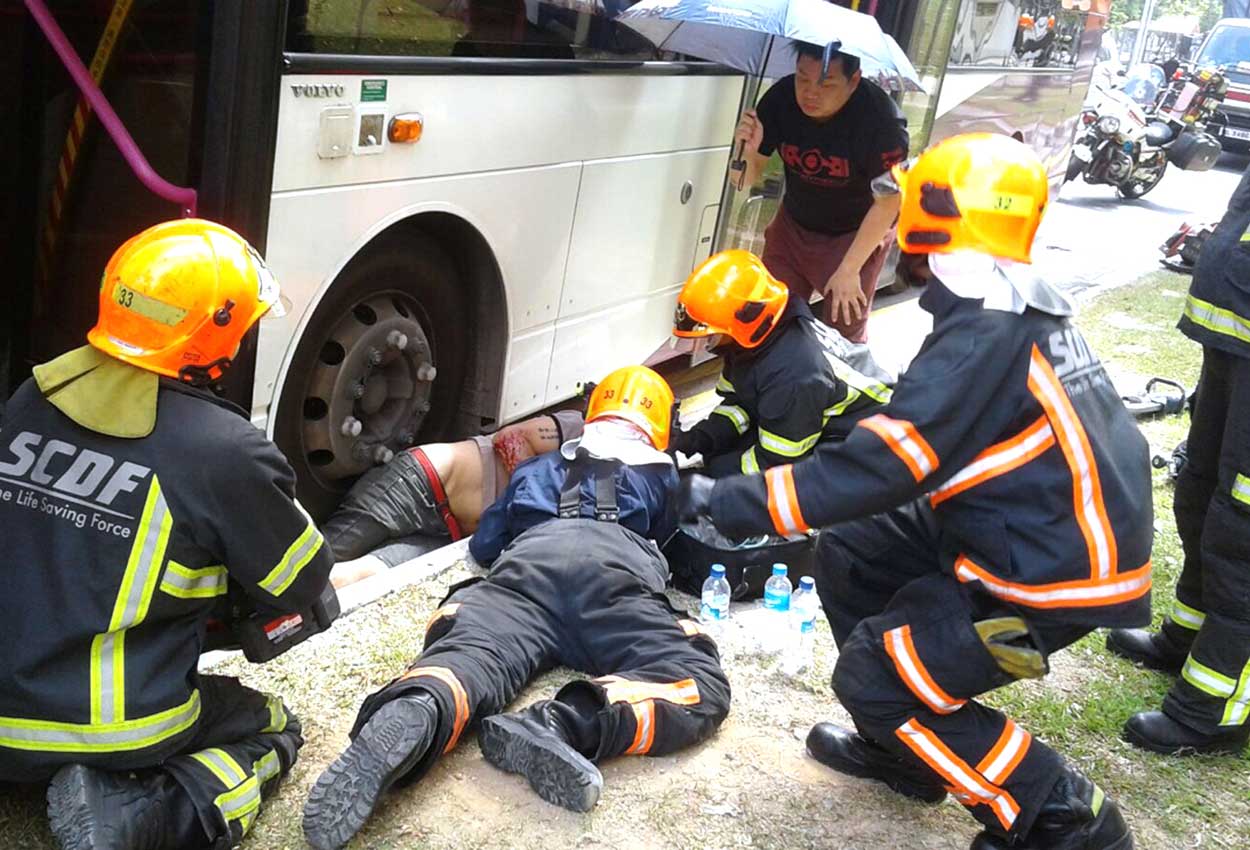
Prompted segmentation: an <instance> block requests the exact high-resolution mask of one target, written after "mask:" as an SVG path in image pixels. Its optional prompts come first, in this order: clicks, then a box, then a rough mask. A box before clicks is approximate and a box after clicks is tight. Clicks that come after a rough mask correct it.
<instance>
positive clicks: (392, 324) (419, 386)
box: [274, 233, 469, 519]
mask: <svg viewBox="0 0 1250 850" xmlns="http://www.w3.org/2000/svg"><path fill="white" fill-rule="evenodd" d="M462 292H463V290H462V289H461V287H460V282H459V275H458V274H457V271H456V267H455V264H454V263H453V262H452V260H451V258H450V257H448V256H447V254H446V252H444V251H443V250H442V249H441V248H439V246H438V245H437V243H435V242H434V241H433V240H431V239H429V238H428V237H425V236H423V235H421V234H413V233H405V234H403V238H402V239H393V238H387V241H386V242H385V243H383V244H381V245H373V246H370V247H369V248H368V249H367V250H366V252H365V254H364V255H363V256H361V257H358V258H356V259H355V260H353V261H352V262H351V263H349V264H348V265H347V267H346V268H345V269H344V270H343V272H342V273H341V274H340V275H339V277H338V279H337V280H336V281H335V282H334V285H333V286H332V287H331V288H330V292H329V294H328V295H327V296H326V298H325V299H324V300H323V301H322V303H321V304H320V306H318V308H317V312H316V313H315V314H314V315H313V318H312V321H311V322H309V324H308V327H307V328H306V329H305V331H304V333H303V335H302V338H301V340H300V343H299V348H298V349H297V351H296V354H295V358H294V359H293V360H292V362H291V368H290V370H289V371H288V373H287V375H288V377H287V381H286V383H285V385H284V386H283V388H282V396H281V400H280V401H279V404H278V413H277V421H276V424H275V426H274V438H275V441H276V442H277V443H278V446H279V447H280V448H281V449H282V450H283V451H284V452H285V453H286V456H287V458H288V459H289V460H290V461H291V465H292V467H294V469H295V475H296V481H297V485H296V490H297V493H298V495H299V498H300V501H301V502H302V503H303V504H304V507H305V508H306V509H307V510H308V512H309V513H310V514H312V516H313V517H314V518H316V519H323V518H325V517H326V516H328V515H329V514H330V512H331V511H333V509H334V508H335V507H336V506H337V505H338V502H339V500H340V499H341V497H342V495H343V493H344V492H345V491H346V490H347V488H348V487H349V486H350V485H351V483H352V482H353V481H354V480H355V479H356V478H357V477H358V476H360V475H361V474H362V473H364V472H367V471H368V470H369V469H371V468H373V467H374V466H376V465H379V464H383V463H386V462H387V461H389V460H390V459H391V457H392V456H393V455H394V453H395V452H398V451H403V450H404V449H406V448H408V447H409V446H413V445H416V444H417V443H418V442H423V441H425V442H428V441H433V440H437V439H441V438H444V437H446V436H448V435H447V434H446V433H445V429H446V428H447V427H448V426H449V425H450V424H451V422H452V421H453V419H454V414H455V405H456V400H457V398H458V396H459V394H460V389H461V387H462V384H463V381H464V374H465V371H464V364H465V361H466V359H467V354H468V343H469V340H468V331H467V329H466V327H465V324H464V316H465V314H464V312H463V311H462V310H461V309H460V304H461V301H462V298H463V295H462Z"/></svg>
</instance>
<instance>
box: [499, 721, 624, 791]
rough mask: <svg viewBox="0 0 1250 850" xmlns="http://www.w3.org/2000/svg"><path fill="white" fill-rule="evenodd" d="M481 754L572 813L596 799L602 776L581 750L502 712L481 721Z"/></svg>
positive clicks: (601, 788) (601, 785)
mask: <svg viewBox="0 0 1250 850" xmlns="http://www.w3.org/2000/svg"><path fill="white" fill-rule="evenodd" d="M478 740H479V743H480V744H481V747H482V755H483V756H484V757H485V758H486V760H487V761H488V762H490V763H491V764H493V765H494V766H495V767H497V768H499V769H500V770H506V771H507V772H508V773H519V774H521V775H522V776H524V777H525V778H526V779H528V780H529V783H530V787H531V788H533V789H534V791H535V793H537V794H538V796H540V797H542V798H543V799H544V800H546V801H547V802H548V803H553V804H555V805H557V806H561V807H563V808H566V809H569V810H570V811H574V812H588V811H590V810H591V809H593V808H594V807H595V803H597V802H599V793H600V792H601V791H602V790H603V776H602V774H600V773H599V768H597V767H595V766H594V765H593V764H591V762H590V761H589V760H588V759H587V758H586V757H585V756H583V755H582V754H581V753H579V752H577V751H576V750H574V749H573V748H572V747H569V746H567V745H563V746H562V745H560V744H558V743H555V742H553V741H549V740H546V739H544V738H543V737H541V736H538V735H535V734H533V733H532V732H531V731H530V730H529V729H527V728H526V727H525V726H524V724H522V723H519V722H517V721H516V720H513V719H512V718H510V717H506V716H504V715H495V716H494V717H488V718H487V719H486V720H484V721H482V729H481V731H480V732H479V734H478Z"/></svg>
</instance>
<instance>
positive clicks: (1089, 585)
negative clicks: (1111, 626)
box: [955, 555, 1150, 608]
mask: <svg viewBox="0 0 1250 850" xmlns="http://www.w3.org/2000/svg"><path fill="white" fill-rule="evenodd" d="M955 575H956V576H957V577H958V578H959V580H960V581H963V582H969V581H979V582H981V584H982V586H983V587H984V588H985V589H986V590H987V591H988V592H989V593H991V594H993V595H994V596H997V597H999V598H1000V599H1006V600H1008V601H1009V602H1014V603H1016V604H1018V605H1025V606H1027V607H1029V608H1093V607H1097V606H1099V605H1114V604H1116V603H1118V602H1128V601H1129V600H1132V599H1137V598H1138V597H1140V596H1143V595H1145V594H1147V593H1149V592H1150V562H1149V561H1147V562H1146V564H1145V565H1144V566H1141V567H1138V568H1137V569H1135V570H1131V571H1129V572H1127V573H1118V574H1116V575H1115V576H1113V577H1112V578H1109V579H1081V580H1078V581H1060V582H1053V583H1051V584H1017V583H1015V582H1010V581H1004V580H1003V579H1001V578H999V577H998V576H995V575H992V574H991V573H990V572H989V571H988V570H986V569H985V568H984V567H981V566H979V565H977V564H975V563H973V562H972V561H970V560H968V558H967V557H966V556H964V555H960V556H959V557H958V558H956V559H955Z"/></svg>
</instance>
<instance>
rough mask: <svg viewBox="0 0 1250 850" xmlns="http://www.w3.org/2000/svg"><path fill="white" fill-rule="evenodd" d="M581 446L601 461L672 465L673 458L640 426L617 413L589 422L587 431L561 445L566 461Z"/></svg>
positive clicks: (630, 464)
mask: <svg viewBox="0 0 1250 850" xmlns="http://www.w3.org/2000/svg"><path fill="white" fill-rule="evenodd" d="M578 449H585V450H586V453H587V454H589V455H590V456H591V457H593V458H598V459H599V460H619V461H620V462H621V463H624V464H626V465H628V466H648V465H650V464H653V463H663V464H666V465H669V466H671V465H672V463H673V459H672V458H671V457H669V456H668V455H666V454H665V453H664V452H662V451H659V450H658V449H656V448H655V447H654V446H652V445H651V440H650V439H648V438H647V435H646V433H644V432H643V430H642V429H641V428H639V427H638V426H637V425H635V424H634V423H633V422H630V421H629V420H628V419H622V418H620V417H617V416H605V417H604V418H602V419H596V420H595V421H593V422H587V423H586V430H585V431H583V432H582V436H581V438H580V439H577V440H569V441H568V442H566V443H565V444H564V445H563V446H561V447H560V454H562V455H564V458H565V459H566V460H573V459H574V458H575V457H576V456H577V450H578Z"/></svg>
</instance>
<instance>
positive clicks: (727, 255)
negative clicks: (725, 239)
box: [673, 250, 790, 348]
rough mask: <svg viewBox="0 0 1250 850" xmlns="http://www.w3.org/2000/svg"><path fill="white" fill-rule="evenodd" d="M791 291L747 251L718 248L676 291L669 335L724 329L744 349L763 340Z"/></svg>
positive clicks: (718, 331) (684, 334) (708, 334)
mask: <svg viewBox="0 0 1250 850" xmlns="http://www.w3.org/2000/svg"><path fill="white" fill-rule="evenodd" d="M789 297H790V290H789V289H787V288H786V285H785V284H783V283H780V282H778V281H777V280H776V278H774V277H773V276H772V275H771V274H769V272H768V269H767V268H765V266H764V261H763V260H761V259H760V258H759V257H757V256H755V255H754V254H752V253H751V252H749V251H740V250H732V251H722V252H720V253H719V254H715V255H713V256H711V257H709V258H708V259H707V260H705V261H704V262H703V263H702V265H700V266H699V267H698V268H697V269H695V270H694V272H693V273H691V275H690V277H689V278H687V279H686V285H685V286H684V287H682V290H681V294H680V295H678V296H677V317H676V319H675V321H674V323H673V335H674V336H679V337H700V336H712V335H713V334H726V335H728V336H729V337H730V338H732V339H733V341H734V342H736V343H738V345H741V346H742V347H743V348H755V347H756V346H758V345H759V344H760V343H762V342H763V341H764V340H765V339H767V338H768V334H769V332H770V331H772V329H773V327H774V326H775V325H776V323H777V319H778V318H779V317H780V316H781V312H782V311H783V310H784V309H785V308H786V301H787V300H788V299H789Z"/></svg>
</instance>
